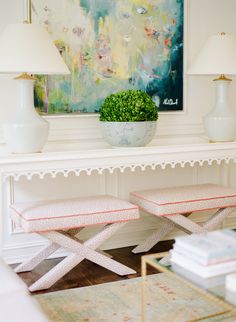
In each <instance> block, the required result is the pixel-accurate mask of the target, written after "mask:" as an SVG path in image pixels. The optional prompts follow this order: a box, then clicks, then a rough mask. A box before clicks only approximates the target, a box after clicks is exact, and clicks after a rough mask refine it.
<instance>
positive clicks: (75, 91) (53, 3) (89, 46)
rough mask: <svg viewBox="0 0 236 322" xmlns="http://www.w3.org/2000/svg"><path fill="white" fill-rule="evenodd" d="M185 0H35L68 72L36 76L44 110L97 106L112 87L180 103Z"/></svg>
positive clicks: (165, 104) (162, 106)
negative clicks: (139, 91)
mask: <svg viewBox="0 0 236 322" xmlns="http://www.w3.org/2000/svg"><path fill="white" fill-rule="evenodd" d="M183 15H184V9H183V0H129V1H127V0H60V1H58V0H33V1H32V18H33V23H40V24H42V25H43V26H44V27H45V28H46V29H47V30H48V32H49V33H50V34H51V37H52V39H53V40H54V42H55V44H56V46H57V47H58V49H59V51H60V53H61V55H62V56H63V58H64V60H65V62H66V63H67V65H68V67H69V68H70V71H71V74H70V75H69V76H68V75H67V76H38V77H37V78H38V81H37V84H36V86H35V105H36V107H37V108H39V109H40V110H41V112H42V113H46V114H61V113H75V114H79V113H94V112H99V109H100V106H101V104H102V102H103V100H104V99H105V98H106V97H107V96H108V95H109V94H111V93H115V92H118V91H120V90H125V89H141V90H144V91H146V92H147V93H149V94H150V95H151V96H152V98H153V100H154V101H155V103H156V105H157V106H158V107H159V110H160V111H173V110H174V111H178V110H182V109H183V21H184V19H183Z"/></svg>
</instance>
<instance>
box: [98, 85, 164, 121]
mask: <svg viewBox="0 0 236 322" xmlns="http://www.w3.org/2000/svg"><path fill="white" fill-rule="evenodd" d="M157 119H158V110H157V107H156V105H155V103H154V102H153V100H152V98H151V96H150V95H148V94H147V93H145V92H143V91H141V90H126V91H122V92H118V93H115V94H111V95H109V96H108V97H107V98H106V99H105V101H104V103H103V105H102V106H101V109H100V121H103V122H145V121H156V120H157Z"/></svg>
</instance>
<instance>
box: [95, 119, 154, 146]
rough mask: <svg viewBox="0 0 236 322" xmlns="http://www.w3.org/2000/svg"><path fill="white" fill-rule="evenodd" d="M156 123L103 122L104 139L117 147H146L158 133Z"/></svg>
mask: <svg viewBox="0 0 236 322" xmlns="http://www.w3.org/2000/svg"><path fill="white" fill-rule="evenodd" d="M156 124H157V122H156V121H147V122H101V121H100V125H101V129H102V134H103V137H104V139H105V140H106V141H107V142H108V143H109V144H111V145H112V146H115V147H135V146H145V145H147V144H148V143H149V142H150V141H151V140H152V139H153V137H154V135H155V133H156Z"/></svg>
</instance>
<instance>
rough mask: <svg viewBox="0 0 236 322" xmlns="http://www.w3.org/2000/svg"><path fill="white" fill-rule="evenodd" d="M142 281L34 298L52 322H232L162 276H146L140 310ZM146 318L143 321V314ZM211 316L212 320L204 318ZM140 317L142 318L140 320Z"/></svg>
mask: <svg viewBox="0 0 236 322" xmlns="http://www.w3.org/2000/svg"><path fill="white" fill-rule="evenodd" d="M141 294H142V280H141V278H133V279H129V280H125V281H119V282H113V283H106V284H100V285H95V286H88V287H82V288H76V289H71V290H65V291H59V292H53V293H48V294H43V295H36V296H35V298H36V299H37V300H38V301H39V303H40V305H41V307H42V309H43V310H44V312H45V313H46V315H47V316H48V317H49V319H50V320H51V321H53V322H141V321H142V322H143V321H145V322H184V321H193V320H195V319H201V321H227V322H232V321H235V318H230V317H229V318H227V316H226V315H225V316H224V317H225V318H224V319H223V317H222V316H221V317H220V316H217V315H218V314H219V313H220V312H222V311H224V308H222V307H221V306H220V305H219V303H217V302H213V301H212V300H211V299H210V298H208V297H207V296H205V295H204V294H203V293H201V292H198V291H196V290H195V289H191V288H190V287H189V286H187V285H185V284H183V283H182V282H181V281H179V280H177V279H174V278H173V277H170V276H167V275H165V274H156V275H151V276H148V277H147V279H146V284H145V298H146V300H145V306H143V307H144V308H145V310H144V311H142V295H141ZM143 312H144V315H145V318H144V315H143ZM211 315H214V316H215V317H214V318H208V319H204V317H206V316H211ZM142 317H143V319H142Z"/></svg>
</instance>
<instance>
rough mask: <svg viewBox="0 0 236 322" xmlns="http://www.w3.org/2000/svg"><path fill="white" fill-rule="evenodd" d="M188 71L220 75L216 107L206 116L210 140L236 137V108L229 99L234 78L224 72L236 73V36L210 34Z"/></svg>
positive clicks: (195, 73)
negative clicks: (233, 107)
mask: <svg viewBox="0 0 236 322" xmlns="http://www.w3.org/2000/svg"><path fill="white" fill-rule="evenodd" d="M188 74H193V75H217V76H218V78H216V79H214V81H215V86H216V98H215V105H214V107H213V109H212V110H211V111H210V113H208V114H207V115H206V116H205V117H204V120H203V123H204V127H205V131H206V134H207V136H208V137H209V139H210V141H213V142H224V141H233V140H235V139H236V110H234V109H232V107H231V106H230V103H229V85H230V83H231V79H230V78H228V77H226V76H225V75H236V37H234V36H232V35H227V34H225V33H223V32H222V33H221V34H219V35H215V36H211V37H210V38H209V39H208V41H207V42H206V44H205V45H204V47H203V48H202V50H201V51H200V53H199V55H198V57H197V58H196V60H195V61H194V62H193V64H192V66H191V67H190V69H189V71H188Z"/></svg>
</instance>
